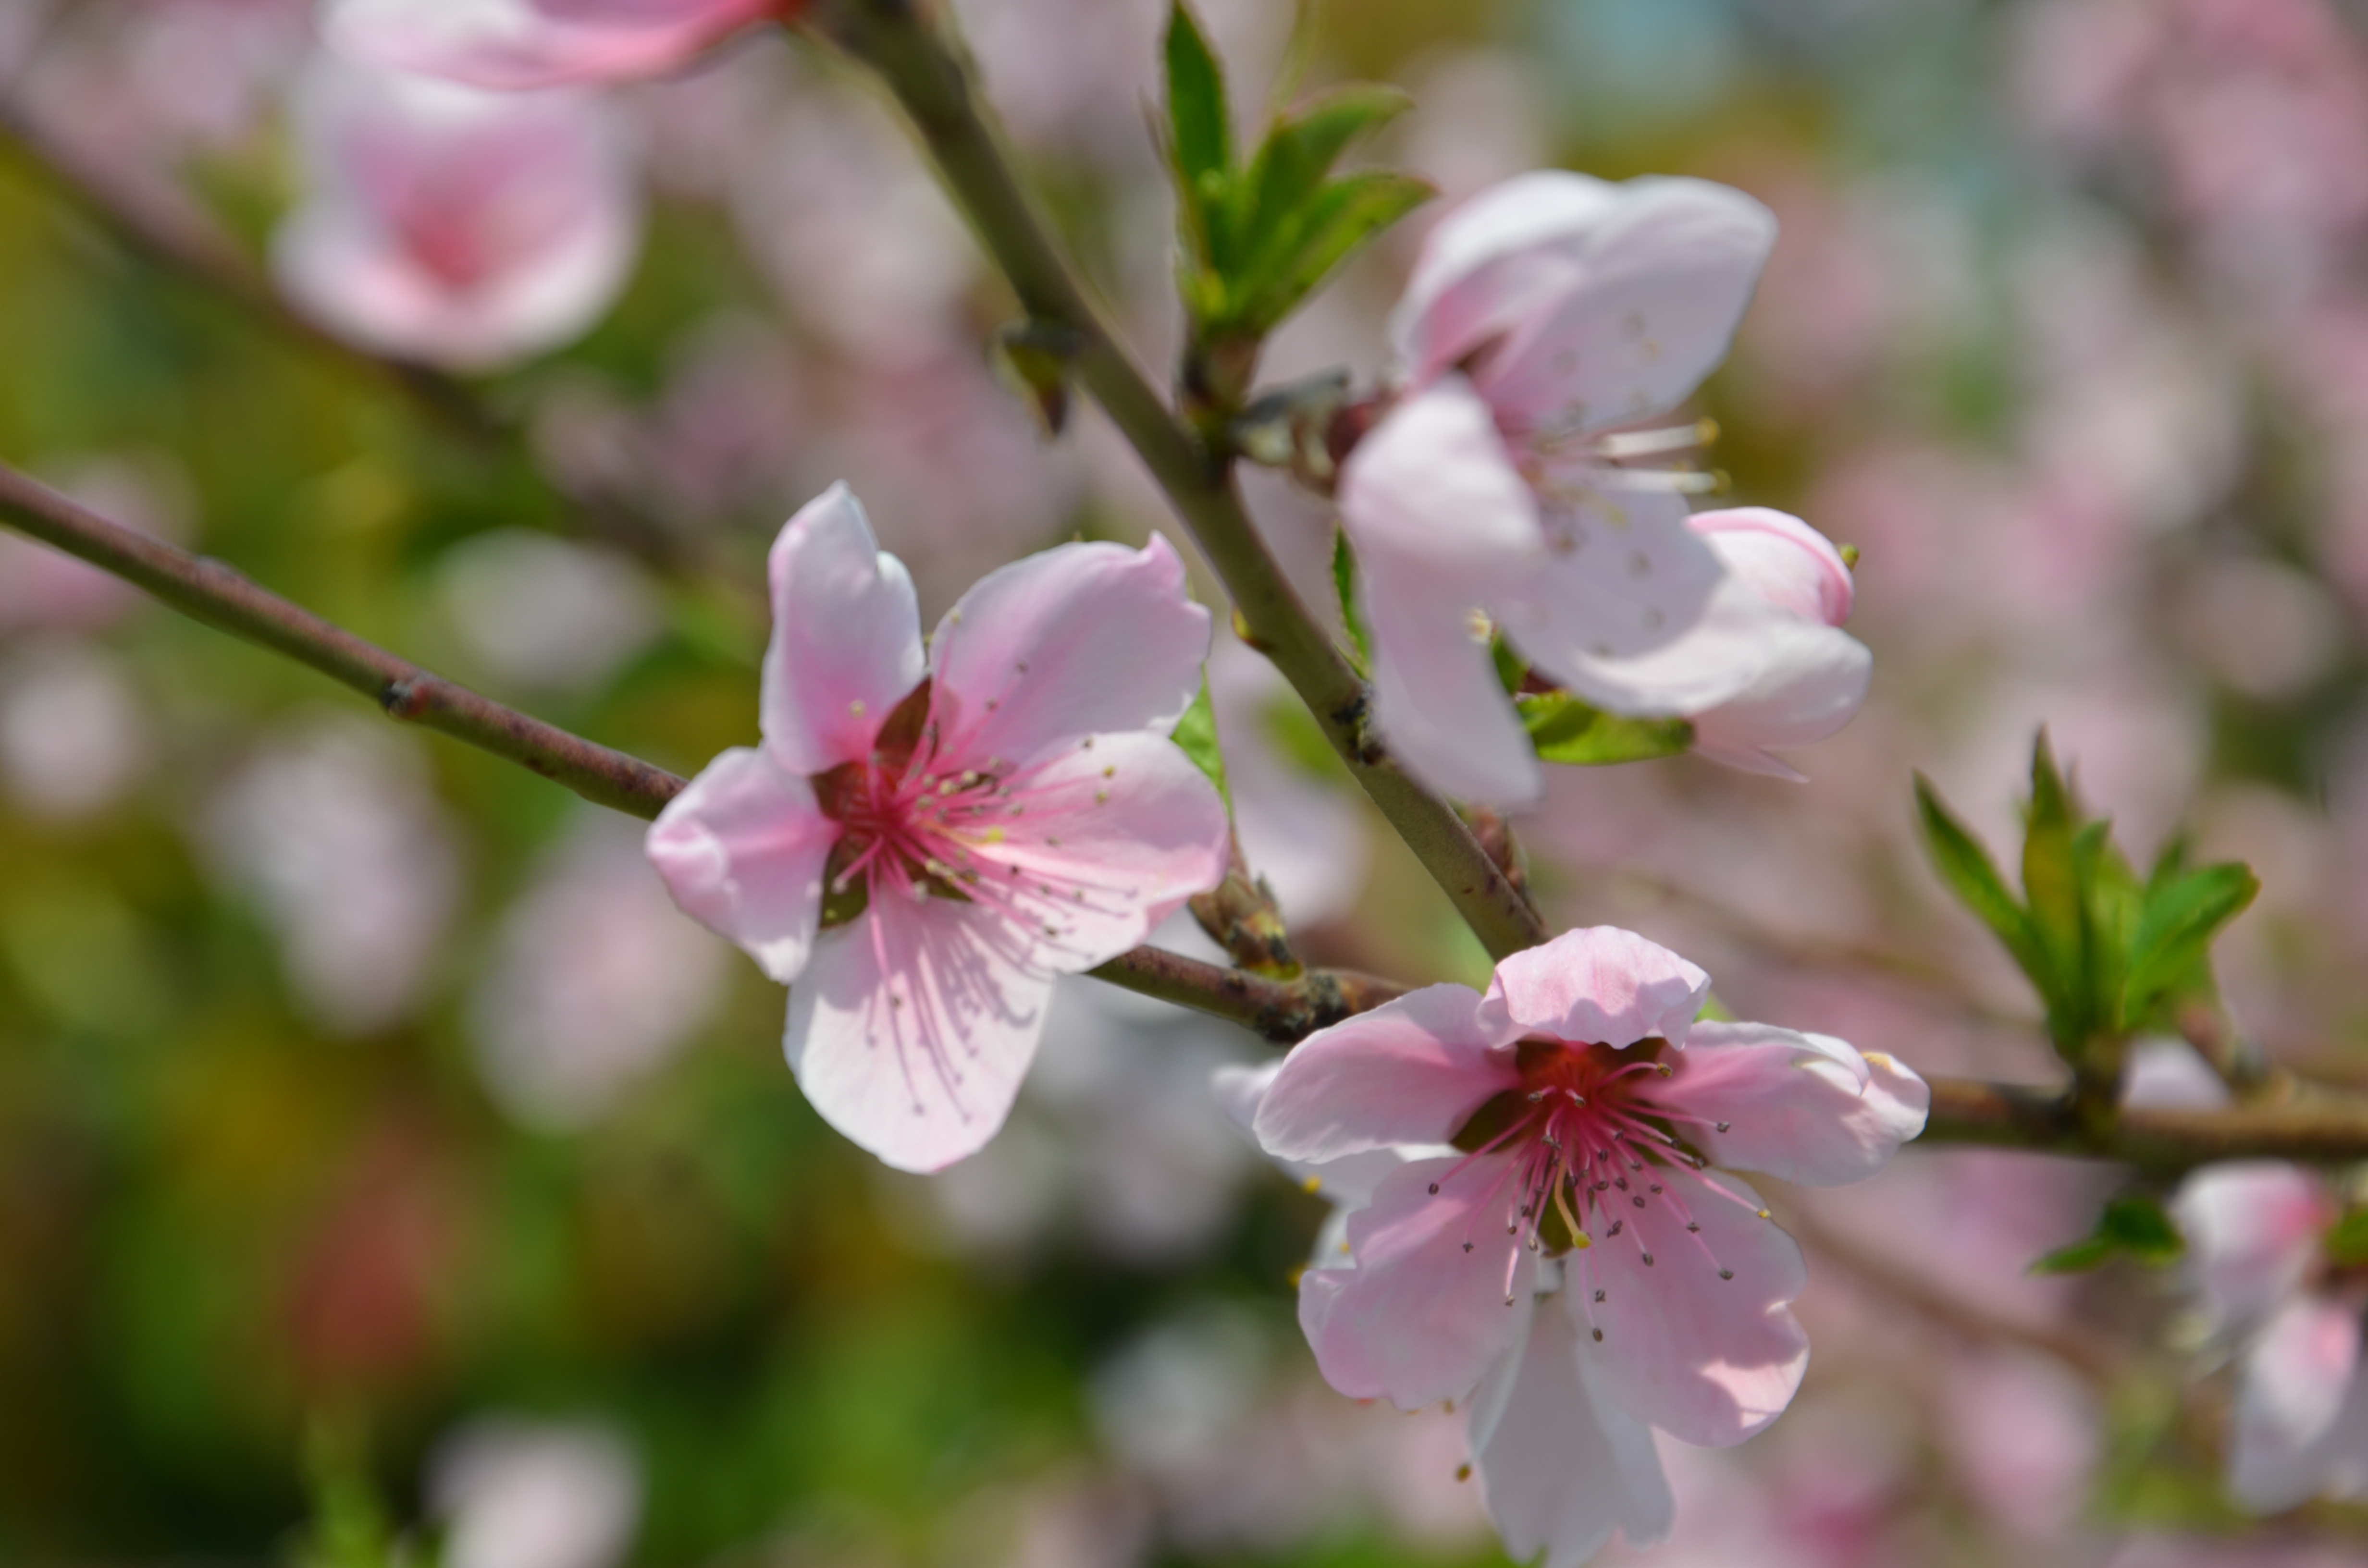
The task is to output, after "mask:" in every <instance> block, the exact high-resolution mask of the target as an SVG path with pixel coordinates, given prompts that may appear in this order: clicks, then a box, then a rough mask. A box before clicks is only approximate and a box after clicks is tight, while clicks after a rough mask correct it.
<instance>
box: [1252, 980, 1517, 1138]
mask: <svg viewBox="0 0 2368 1568" xmlns="http://www.w3.org/2000/svg"><path fill="white" fill-rule="evenodd" d="M1506 1038H1509V1037H1508V1036H1503V1035H1501V1034H1498V1033H1495V1032H1492V1031H1491V1030H1490V1029H1489V1028H1487V1027H1486V1024H1485V1023H1484V1022H1483V1020H1482V1018H1481V1016H1480V995H1479V994H1478V993H1477V992H1475V991H1474V990H1473V989H1472V988H1471V987H1470V986H1467V985H1426V986H1424V987H1423V988H1422V989H1421V990H1419V991H1411V992H1408V993H1407V994H1406V995H1404V996H1400V997H1397V998H1396V999H1395V1000H1393V1001H1389V1002H1385V1003H1383V1005H1382V1006H1378V1007H1376V1008H1374V1009H1373V1010H1372V1011H1371V1012H1369V1013H1360V1014H1358V1015H1357V1016H1356V1017H1352V1018H1346V1019H1343V1020H1342V1021H1341V1022H1339V1023H1337V1024H1334V1025H1333V1026H1332V1027H1331V1028H1325V1029H1318V1030H1316V1031H1315V1033H1314V1034H1312V1035H1309V1036H1308V1037H1307V1038H1306V1039H1305V1040H1301V1041H1300V1042H1299V1043H1298V1044H1297V1045H1295V1046H1293V1047H1292V1051H1291V1054H1290V1055H1289V1056H1286V1057H1285V1058H1283V1062H1282V1070H1281V1072H1280V1073H1279V1074H1277V1075H1276V1077H1275V1081H1274V1084H1273V1086H1272V1087H1270V1088H1269V1089H1268V1091H1267V1094H1266V1098H1265V1101H1264V1103H1262V1104H1261V1105H1260V1106H1259V1107H1258V1119H1257V1121H1256V1122H1255V1124H1254V1129H1255V1131H1256V1132H1257V1134H1258V1143H1259V1145H1260V1146H1261V1147H1262V1148H1264V1149H1265V1150H1266V1152H1267V1153H1269V1154H1272V1155H1274V1156H1275V1157H1276V1158H1278V1159H1291V1160H1337V1159H1338V1158H1340V1157H1341V1156H1342V1155H1344V1154H1353V1153H1358V1152H1359V1151H1360V1150H1365V1149H1383V1148H1388V1147H1390V1146H1392V1145H1395V1144H1400V1143H1444V1142H1447V1141H1448V1140H1449V1139H1451V1138H1452V1137H1453V1136H1454V1135H1455V1132H1456V1130H1457V1129H1459V1128H1461V1127H1462V1126H1463V1123H1464V1122H1465V1121H1467V1120H1468V1119H1470V1118H1471V1115H1472V1113H1473V1112H1474V1111H1475V1110H1477V1109H1478V1108H1480V1107H1481V1105H1482V1104H1483V1103H1485V1102H1486V1100H1487V1099H1488V1098H1489V1097H1490V1096H1494V1095H1497V1094H1501V1093H1503V1092H1504V1091H1505V1090H1507V1089H1509V1088H1512V1087H1514V1086H1516V1085H1519V1084H1520V1073H1518V1072H1517V1071H1516V1070H1515V1069H1514V1067H1513V1064H1512V1062H1510V1061H1509V1060H1508V1058H1506V1057H1505V1055H1504V1054H1503V1053H1502V1052H1500V1051H1492V1050H1490V1049H1489V1048H1490V1047H1491V1046H1492V1045H1494V1044H1496V1043H1497V1041H1498V1040H1500V1039H1506Z"/></svg>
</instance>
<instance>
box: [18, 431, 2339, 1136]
mask: <svg viewBox="0 0 2368 1568" xmlns="http://www.w3.org/2000/svg"><path fill="white" fill-rule="evenodd" d="M0 522H6V523H8V524H10V525H12V526H13V527H16V528H19V529H21V530H23V531H24V532H26V533H28V534H29V535H31V536H32V537H33V538H35V539H37V540H41V541H42V542H43V543H45V544H49V545H51V546H53V547H55V548H56V549H59V550H62V551H65V552H66V553H68V554H70V555H74V556H76V557H78V558H80V559H81V560H84V561H86V562H90V563H91V564H92V565H94V566H97V567H98V568H100V569H101V570H103V571H107V572H111V573H113V574H115V575H117V576H119V577H121V578H123V579H124V580H125V581H127V582H130V583H132V584H134V585H138V586H140V587H142V588H144V589H146V590H147V591H148V592H150V593H152V594H154V595H155V596H156V597H158V598H160V599H163V600H164V601H165V603H166V604H169V605H171V606H172V607H173V608H176V609H178V610H180V611H182V612H183V613H184V614H186V615H188V616H190V617H192V618H194V619H199V620H202V621H204V622H205V623H206V624H208V625H210V626H213V627H217V628H220V629H221V630H222V631H228V632H230V633H232V634H233V636H237V637H243V638H245V639H246V640H247V641H248V642H254V643H256V644H258V645H260V646H262V647H265V648H268V649H270V650H271V651H272V652H274V653H282V654H285V655H286V656H287V657H289V658H291V659H294V660H296V661H297V662H298V663H300V664H302V665H309V666H311V667H312V668H313V669H315V670H318V671H320V672H321V673H322V674H323V675H325V676H328V677H329V678H331V679H332V680H335V681H337V682H339V683H341V684H343V685H345V686H347V687H352V688H353V689H354V690H356V691H358V692H360V693H361V694H362V695H363V696H365V697H367V698H369V699H370V700H371V701H373V702H375V703H377V704H378V705H379V707H380V709H381V710H383V711H384V712H385V713H386V714H387V715H388V716H389V717H390V718H393V719H397V720H401V721H404V722H410V723H416V724H419V725H422V726H424V727H426V728H427V729H431V730H436V731H439V732H441V733H444V734H448V735H450V736H452V737H453V738H454V739H456V740H460V741H465V742H467V743H468V744H471V745H473V746H477V747H479V748H481V749H483V750H484V751H488V752H491V753H492V754H493V755H495V756H499V757H502V758H505V759H506V760H507V761H510V762H515V763H517V764H518V765H519V766H520V767H526V768H529V769H530V770H532V771H533V772H536V773H539V774H541V775H542V776H543V777H544V778H550V779H553V780H555V781H556V782H558V783H561V784H564V785H566V786H567V787H568V788H569V789H571V790H575V792H576V793H577V794H579V795H581V796H583V797H584V798H585V799H586V800H587V801H592V802H594V803H595V804H597V805H603V806H608V807H610V808H612V809H614V810H616V811H620V812H627V813H629V814H631V815H633V816H637V817H643V818H645V819H646V818H650V817H655V815H656V814H657V813H658V812H659V810H660V809H661V808H662V807H664V806H665V804H666V801H670V800H672V799H673V798H674V797H675V795H676V794H677V792H678V791H679V790H681V789H682V788H683V780H682V779H680V778H677V777H676V776H675V775H673V774H671V773H668V772H666V770H665V769H664V768H661V767H655V766H653V765H651V764H649V763H646V762H643V761H642V760H641V759H640V758H638V757H633V756H626V755H625V754H624V753H622V752H618V751H611V750H609V748H608V747H606V746H603V745H598V744H594V743H593V742H591V741H587V740H586V739H584V738H583V737H582V736H580V735H574V734H570V733H568V732H566V731H564V730H562V729H559V728H557V727H555V726H553V725H551V724H546V723H544V722H542V721H541V720H539V719H532V718H529V717H528V716H527V715H525V714H523V713H520V712H518V711H517V710H514V709H510V708H506V707H504V706H502V704H500V703H498V702H495V701H493V700H492V699H489V698H485V697H481V696H479V695H478V694H477V693H475V692H473V691H470V690H468V689H467V688H466V687H460V686H456V685H454V684H453V683H452V682H450V681H448V680H444V679H441V678H440V677H438V676H434V675H431V674H429V673H428V672H427V671H426V670H423V669H421V668H420V667H419V666H418V665H414V664H411V663H408V662H407V661H405V660H403V659H399V658H397V657H395V656H394V655H393V653H388V652H386V651H385V650H384V649H382V648H380V647H378V646H376V645H375V644H373V643H370V642H364V641H363V640H362V639H361V638H359V637H357V636H355V635H354V634H353V633H352V632H350V631H346V630H344V629H343V628H341V627H338V626H335V625H332V624H331V623H330V622H328V621H325V620H324V619H321V618H320V617H319V616H316V615H314V614H313V613H312V612H311V611H310V610H307V609H304V608H301V607H299V606H297V605H294V604H291V603H290V602H289V601H288V600H286V599H283V598H281V597H279V596H278V595H277V594H273V593H270V592H268V591H267V590H266V589H263V588H261V587H258V586H256V585H255V584H254V583H252V582H250V581H249V580H247V579H246V578H245V577H244V576H242V575H240V574H238V573H237V572H235V571H233V570H232V569H231V568H230V567H228V566H225V565H223V564H222V562H218V561H210V560H206V559H204V558H202V557H199V556H195V555H191V554H190V553H188V551H184V550H179V549H176V548H175V547H174V546H172V545H169V544H166V543H164V542H163V541H162V540H154V539H151V538H149V537H148V536H147V535H146V534H143V533H140V532H138V531H136V530H134V529H131V528H125V527H123V526H122V525H121V524H120V523H113V522H109V521H108V519H106V518H105V517H99V516H98V515H97V514H96V513H94V512H91V511H89V510H87V509H86V508H85V507H82V506H77V505H75V504H74V502H72V501H69V500H67V499H66V498H65V497H64V496H63V495H60V494H57V493H56V492H55V491H52V490H50V489H48V488H47V487H46V486H43V485H41V484H40V483H36V482H34V481H33V480H31V479H28V478H27V477H26V476H25V475H23V474H21V473H19V472H17V471H16V470H14V469H12V468H9V467H8V466H7V465H6V464H5V463H0ZM1090 972H1091V973H1092V974H1093V975H1094V976H1095V977H1096V978H1097V979H1100V980H1106V981H1109V982H1110V983H1112V984H1116V985H1122V986H1125V987H1126V988H1128V989H1129V990H1132V991H1138V992H1141V993H1143V994H1145V995H1148V996H1156V997H1159V998H1160V999H1162V1000H1164V1001H1168V1002H1174V1003H1178V1004H1179V1005H1181V1006H1187V1007H1192V1008H1195V1009H1197V1010H1199V1011H1201V1012H1204V1013H1208V1014H1211V1015H1212V1016H1214V1017H1221V1018H1226V1019H1229V1020H1231V1021H1233V1022H1235V1023H1237V1024H1240V1025H1242V1026H1243V1027H1244V1028H1250V1029H1253V1030H1256V1031H1257V1032H1258V1033H1259V1034H1262V1035H1264V1036H1265V1037H1266V1038H1267V1039H1269V1040H1274V1041H1276V1042H1278V1043H1281V1044H1289V1043H1292V1041H1295V1040H1304V1038H1306V1037H1307V1036H1308V1035H1310V1034H1312V1033H1314V1032H1315V1030H1317V1029H1319V1028H1326V1027H1327V1026H1328V1025H1331V1024H1335V1023H1338V1022H1339V1021H1340V1020H1341V1019H1343V1018H1346V1017H1352V1016H1353V1015H1355V1014H1358V1013H1361V1012H1366V1011H1369V1010H1371V1009H1372V1008H1374V1007H1377V1006H1381V1005H1383V1003H1385V1002H1387V1001H1389V1000H1391V999H1392V998H1394V997H1396V996H1399V995H1403V994H1405V992H1406V987H1404V986H1402V985H1399V984H1397V983H1395V982H1393V981H1388V980H1383V979H1380V978H1378V977H1376V976H1373V975H1369V974H1359V973H1357V972H1355V971H1347V970H1311V971H1307V972H1305V973H1304V974H1302V975H1301V976H1300V977H1299V978H1297V979H1295V980H1289V981H1284V980H1271V979H1268V978H1266V977H1265V976H1262V975H1258V974H1253V973H1250V972H1248V971H1244V970H1236V969H1226V968H1223V967H1221V966H1219V965H1216V964H1211V963H1203V962H1201V960H1197V959H1189V958H1185V957H1183V956H1182V955H1180V954H1177V953H1170V952H1164V951H1162V950H1160V949H1156V948H1136V949H1133V950H1132V951H1130V952H1126V953H1122V954H1121V955H1120V956H1119V957H1117V958H1115V959H1113V960H1110V962H1108V963H1106V964H1103V965H1102V966H1101V967H1100V968H1099V969H1096V970H1093V971H1090ZM1930 1084H1931V1085H1932V1114H1931V1119H1930V1122H1929V1123H1928V1125H1927V1127H1926V1129H1925V1132H1924V1138H1925V1141H1926V1142H1934V1143H1981V1144H1989V1145H1992V1146H1995V1147H1998V1148H2008V1149H2021V1150H2025V1151H2029V1152H2032V1153H2057V1154H2074V1155H2087V1156H2091V1157H2098V1158H2106V1159H2116V1160H2123V1161H2125V1162H2127V1163H2129V1164H2131V1165H2138V1166H2140V1167H2142V1168H2145V1169H2148V1170H2153V1171H2157V1172H2162V1173H2166V1174H2175V1173H2177V1172H2180V1171H2183V1170H2187V1169H2190V1168H2192V1167H2193V1166H2196V1165H2207V1164H2210V1163H2211V1162H2213V1161H2215V1160H2234V1159H2244V1158H2248V1157H2253V1156H2270V1157H2275V1158H2280V1159H2288V1160H2300V1161H2307V1162H2317V1163H2326V1164H2337V1163H2344V1162H2351V1161H2359V1160H2368V1100H2363V1099H2360V1098H2356V1097H2349V1096H2334V1095H2323V1096H2319V1097H2316V1098H2303V1099H2297V1100H2294V1101H2293V1102H2290V1103H2285V1104H2280V1105H2274V1106H2264V1105H2250V1106H2237V1107H2233V1108H2227V1109H2222V1110H2172V1109H2154V1108H2132V1109H2128V1110H2124V1111H2123V1112H2122V1113H2121V1114H2120V1117H2119V1119H2118V1120H2117V1122H2116V1123H2115V1124H2114V1125H2113V1126H2111V1127H2109V1128H2105V1129H2101V1130H2100V1129H2095V1128H2091V1127H2089V1125H2087V1124H2086V1123H2085V1122H2084V1121H2082V1120H2081V1119H2078V1118H2077V1117H2075V1116H2074V1115H2073V1111H2072V1101H2071V1097H2070V1096H2069V1095H2068V1094H2067V1093H2066V1091H2065V1090H2062V1089H2058V1088H2050V1087H2047V1086H2045V1085H2016V1084H1990V1083H1983V1082H1979V1081H1976V1080H1973V1079H1966V1078H1933V1079H1930Z"/></svg>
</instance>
